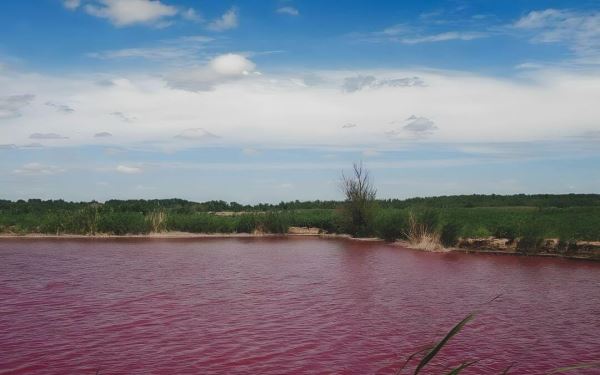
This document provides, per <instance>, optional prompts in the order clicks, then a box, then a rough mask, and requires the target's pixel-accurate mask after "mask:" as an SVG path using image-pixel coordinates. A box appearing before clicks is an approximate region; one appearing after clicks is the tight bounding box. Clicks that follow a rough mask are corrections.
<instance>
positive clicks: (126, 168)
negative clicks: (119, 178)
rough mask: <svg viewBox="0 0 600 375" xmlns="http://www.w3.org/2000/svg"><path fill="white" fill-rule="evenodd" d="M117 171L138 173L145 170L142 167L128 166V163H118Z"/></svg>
mask: <svg viewBox="0 0 600 375" xmlns="http://www.w3.org/2000/svg"><path fill="white" fill-rule="evenodd" d="M115 171H116V172H118V173H123V174H138V173H142V172H143V170H142V168H140V167H133V166H128V165H122V164H121V165H117V167H116V168H115Z"/></svg>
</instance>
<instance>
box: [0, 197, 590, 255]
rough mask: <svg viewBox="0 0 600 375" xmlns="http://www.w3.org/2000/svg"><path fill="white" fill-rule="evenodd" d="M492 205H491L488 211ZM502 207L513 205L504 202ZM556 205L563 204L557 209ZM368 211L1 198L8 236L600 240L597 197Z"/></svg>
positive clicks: (460, 200) (435, 202)
mask: <svg viewBox="0 0 600 375" xmlns="http://www.w3.org/2000/svg"><path fill="white" fill-rule="evenodd" d="M486 197H487V198H489V200H488V201H486V199H485V198H486ZM486 202H487V203H488V206H483V205H484V204H485V203H486ZM500 202H505V203H507V204H508V206H500V205H498V204H499V203H500ZM346 203H347V202H346ZM516 203H520V204H516ZM553 203H555V204H556V206H552V204H553ZM525 204H530V205H525ZM534 204H535V205H534ZM302 207H308V208H302ZM363 207H367V209H366V211H364V212H367V213H366V214H365V215H363V214H357V215H356V217H357V218H358V221H357V222H353V221H352V220H349V219H348V218H349V217H352V215H348V206H347V205H346V204H345V203H344V202H320V201H315V202H287V203H280V204H276V205H269V204H258V205H254V206H244V205H241V204H237V203H235V202H234V203H226V202H220V201H216V202H215V201H213V202H204V203H195V202H189V201H185V200H181V199H166V200H124V201H117V200H111V201H107V202H105V203H98V202H65V201H62V200H53V201H42V200H38V199H31V200H28V201H23V200H19V201H16V202H11V201H6V200H0V232H5V233H46V234H64V233H70V234H96V233H108V234H128V233H130V234H144V233H150V232H161V231H183V232H193V233H252V232H254V231H262V232H270V233H285V232H286V231H287V229H288V228H289V227H290V226H300V227H318V228H320V229H322V230H323V231H326V232H329V233H351V234H354V235H360V236H377V237H380V238H383V239H385V240H388V241H393V240H395V239H402V238H407V237H408V236H409V235H410V234H411V224H412V225H413V226H414V227H415V228H421V227H422V228H426V230H427V231H430V232H435V233H437V234H438V235H439V238H440V241H441V242H442V243H443V244H444V245H445V246H451V245H453V244H454V243H455V242H456V240H457V239H458V238H459V237H486V236H495V237H502V238H509V239H515V238H522V239H524V241H522V245H520V247H519V250H520V251H523V252H528V253H529V252H535V249H536V248H537V247H539V245H540V241H541V239H542V238H559V239H560V240H561V243H560V244H559V247H561V248H563V249H564V251H565V252H566V251H568V249H569V248H570V247H571V245H572V243H573V241H575V240H600V195H593V194H587V195H556V196H554V195H535V196H525V195H515V196H497V195H492V196H481V195H474V196H457V197H435V198H418V199H417V198H415V199H409V200H406V201H399V200H388V201H382V200H378V201H369V205H365V206H363ZM220 211H230V212H229V214H228V215H227V216H221V215H220V214H215V212H220ZM411 218H412V219H411ZM411 220H412V221H411ZM357 223H358V224H357Z"/></svg>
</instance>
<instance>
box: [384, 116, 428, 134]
mask: <svg viewBox="0 0 600 375" xmlns="http://www.w3.org/2000/svg"><path fill="white" fill-rule="evenodd" d="M393 123H395V122H393ZM404 123H405V125H404V126H402V128H401V129H400V130H397V129H394V130H390V131H387V132H386V135H387V136H389V137H390V138H401V139H423V138H427V137H428V136H430V135H432V134H433V132H435V131H436V130H437V129H438V127H437V126H435V123H434V122H433V121H432V120H430V119H428V118H427V117H417V116H415V115H411V116H410V117H409V118H407V119H406V120H405V121H404Z"/></svg>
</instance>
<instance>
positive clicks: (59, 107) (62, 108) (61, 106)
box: [46, 102, 75, 113]
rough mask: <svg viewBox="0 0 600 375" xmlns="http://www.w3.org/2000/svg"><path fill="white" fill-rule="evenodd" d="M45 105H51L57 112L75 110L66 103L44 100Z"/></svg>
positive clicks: (71, 111)
mask: <svg viewBox="0 0 600 375" xmlns="http://www.w3.org/2000/svg"><path fill="white" fill-rule="evenodd" d="M46 105H47V106H48V107H53V108H55V109H56V110H57V111H58V112H62V113H73V112H75V110H74V109H73V108H71V107H69V106H68V105H65V104H57V103H53V102H46Z"/></svg>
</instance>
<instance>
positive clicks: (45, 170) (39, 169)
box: [13, 163, 65, 176]
mask: <svg viewBox="0 0 600 375" xmlns="http://www.w3.org/2000/svg"><path fill="white" fill-rule="evenodd" d="M64 171H65V170H64V169H62V168H59V167H56V166H54V165H45V164H41V163H27V164H25V165H23V166H22V167H21V168H17V169H15V170H14V171H13V173H14V174H18V175H24V176H49V175H53V174H57V173H62V172H64Z"/></svg>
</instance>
